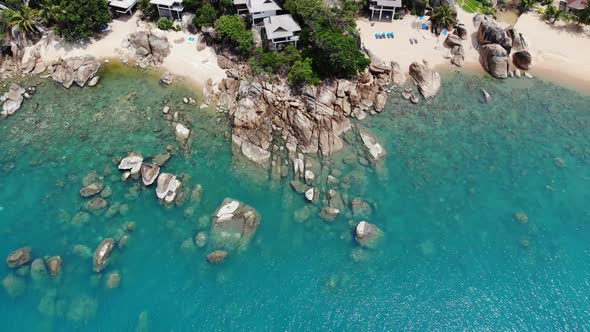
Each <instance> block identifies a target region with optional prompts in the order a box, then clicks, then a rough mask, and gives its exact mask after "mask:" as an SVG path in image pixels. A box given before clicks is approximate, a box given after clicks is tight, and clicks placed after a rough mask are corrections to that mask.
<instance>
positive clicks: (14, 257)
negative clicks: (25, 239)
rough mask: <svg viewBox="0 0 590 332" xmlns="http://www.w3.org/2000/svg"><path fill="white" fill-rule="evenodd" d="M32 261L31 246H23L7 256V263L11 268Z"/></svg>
mask: <svg viewBox="0 0 590 332" xmlns="http://www.w3.org/2000/svg"><path fill="white" fill-rule="evenodd" d="M30 261H31V248H30V247H22V248H19V249H17V250H15V251H13V252H12V253H11V254H10V255H9V256H8V257H7V258H6V264H8V267H10V268H16V267H19V266H23V265H25V264H28V263H29V262H30Z"/></svg>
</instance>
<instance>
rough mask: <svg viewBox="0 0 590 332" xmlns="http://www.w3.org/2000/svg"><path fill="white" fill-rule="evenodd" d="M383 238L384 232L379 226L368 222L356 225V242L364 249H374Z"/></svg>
mask: <svg viewBox="0 0 590 332" xmlns="http://www.w3.org/2000/svg"><path fill="white" fill-rule="evenodd" d="M382 236H383V232H382V231H381V230H380V229H379V228H378V227H377V226H375V225H373V224H370V223H368V222H366V221H361V222H360V223H358V225H356V228H355V240H356V242H357V243H358V244H359V245H361V246H363V247H368V248H374V247H375V246H376V245H377V244H378V242H379V240H380V239H381V237H382Z"/></svg>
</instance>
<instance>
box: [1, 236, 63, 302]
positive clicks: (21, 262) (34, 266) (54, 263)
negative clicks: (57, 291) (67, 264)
mask: <svg viewBox="0 0 590 332" xmlns="http://www.w3.org/2000/svg"><path fill="white" fill-rule="evenodd" d="M6 264H7V265H8V267H9V268H10V269H13V270H14V271H15V274H12V273H11V274H9V275H8V276H7V277H5V278H4V279H3V280H2V285H3V286H4V288H5V290H6V292H7V293H8V295H10V296H11V297H16V296H19V295H22V292H23V291H24V287H25V280H24V279H23V277H25V276H27V275H30V277H31V279H32V280H33V281H43V280H45V279H47V278H48V277H58V276H59V274H60V273H61V270H62V266H63V260H62V258H61V257H60V256H51V257H49V256H47V257H44V258H36V259H33V257H32V251H31V248H30V247H22V248H19V249H17V250H15V251H13V252H12V253H10V255H8V257H7V258H6Z"/></svg>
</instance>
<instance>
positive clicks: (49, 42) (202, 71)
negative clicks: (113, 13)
mask: <svg viewBox="0 0 590 332" xmlns="http://www.w3.org/2000/svg"><path fill="white" fill-rule="evenodd" d="M110 25H111V30H110V31H109V32H105V33H102V36H99V37H98V38H95V39H92V40H91V41H90V42H86V43H80V44H68V43H65V42H64V41H62V40H61V39H59V38H57V37H55V36H53V35H52V34H49V35H48V36H44V37H43V39H42V40H41V41H40V42H39V43H37V45H39V46H40V51H41V58H42V59H43V60H44V61H45V62H51V61H53V60H56V59H59V58H60V57H61V58H65V57H71V56H80V55H86V54H91V55H94V56H95V57H97V58H101V59H108V58H115V57H116V58H122V57H123V56H124V54H125V53H127V52H129V50H127V49H123V47H122V46H121V44H122V42H123V40H125V39H126V37H127V36H128V35H129V34H130V33H133V32H136V31H140V30H147V29H148V28H149V27H148V25H147V24H146V23H145V22H142V21H140V20H139V19H138V15H137V13H136V14H135V15H133V16H131V17H129V16H127V17H121V18H117V19H114V20H113V21H112V22H111V24H110ZM164 33H165V34H166V36H167V38H168V41H169V42H170V44H171V45H172V50H171V53H170V55H169V56H168V57H166V59H165V61H164V63H163V65H162V66H163V67H164V68H165V69H166V70H168V71H170V72H171V73H173V74H175V75H178V76H183V77H187V78H189V79H191V80H193V81H195V82H196V83H198V84H201V85H202V84H205V82H206V81H207V80H208V79H209V78H211V79H213V81H215V82H218V81H220V80H221V79H222V78H224V77H225V71H224V70H222V69H221V68H220V67H219V66H218V65H217V58H216V55H215V52H213V50H212V49H211V48H206V49H205V50H203V51H200V52H199V51H197V46H196V43H189V42H188V41H187V39H188V37H191V36H193V37H196V35H192V34H189V33H186V32H176V31H172V30H170V31H166V32H164ZM179 40H182V41H183V42H182V43H177V42H176V41H179ZM33 47H35V46H31V47H28V48H27V50H26V53H25V58H24V59H23V61H27V57H28V56H29V51H30V50H31V49H33ZM129 58H132V57H129Z"/></svg>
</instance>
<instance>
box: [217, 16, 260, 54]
mask: <svg viewBox="0 0 590 332" xmlns="http://www.w3.org/2000/svg"><path fill="white" fill-rule="evenodd" d="M215 30H216V31H217V33H219V35H220V37H221V38H222V40H223V41H224V43H226V44H227V45H229V46H232V47H234V48H235V50H236V51H237V52H238V53H239V54H241V55H244V56H248V55H250V54H251V52H252V49H253V48H254V38H253V36H252V31H250V30H248V29H246V25H245V23H244V21H243V20H242V18H241V17H240V16H238V15H226V16H222V17H220V18H219V19H218V20H217V21H215Z"/></svg>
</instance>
